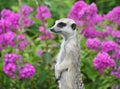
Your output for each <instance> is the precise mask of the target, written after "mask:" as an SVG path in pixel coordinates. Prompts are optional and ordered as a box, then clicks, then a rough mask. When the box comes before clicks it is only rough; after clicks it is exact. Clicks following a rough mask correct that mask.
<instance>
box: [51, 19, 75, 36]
mask: <svg viewBox="0 0 120 89" xmlns="http://www.w3.org/2000/svg"><path fill="white" fill-rule="evenodd" d="M50 30H51V31H52V32H54V33H57V34H61V35H62V36H64V37H69V36H72V35H74V34H75V32H76V24H75V21H74V20H72V19H69V18H62V19H60V20H57V21H56V22H55V24H54V25H53V27H52V28H51V29H50Z"/></svg>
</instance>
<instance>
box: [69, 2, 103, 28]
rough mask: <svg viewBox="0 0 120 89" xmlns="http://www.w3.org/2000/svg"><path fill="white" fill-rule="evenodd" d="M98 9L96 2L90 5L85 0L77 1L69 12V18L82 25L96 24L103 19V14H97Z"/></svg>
mask: <svg viewBox="0 0 120 89" xmlns="http://www.w3.org/2000/svg"><path fill="white" fill-rule="evenodd" d="M97 11H98V10H97V7H96V4H95V3H92V4H91V5H88V4H86V3H85V2H84V1H77V2H76V3H75V4H74V5H73V7H72V9H71V11H70V12H69V13H68V18H71V19H74V20H75V22H76V23H77V24H78V25H80V26H82V25H84V24H88V23H90V24H95V23H98V22H99V21H101V20H102V18H101V15H97Z"/></svg>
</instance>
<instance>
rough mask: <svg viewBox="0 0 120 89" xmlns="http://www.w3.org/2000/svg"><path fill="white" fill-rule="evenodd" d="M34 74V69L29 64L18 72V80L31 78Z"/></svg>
mask: <svg viewBox="0 0 120 89" xmlns="http://www.w3.org/2000/svg"><path fill="white" fill-rule="evenodd" d="M34 73H35V68H34V66H32V65H31V64H29V63H26V64H25V66H24V67H22V68H20V70H19V78H31V77H32V76H33V75H34Z"/></svg>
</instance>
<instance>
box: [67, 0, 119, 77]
mask: <svg viewBox="0 0 120 89" xmlns="http://www.w3.org/2000/svg"><path fill="white" fill-rule="evenodd" d="M97 12H98V9H97V6H96V4H95V3H92V4H90V5H88V4H87V3H85V2H84V1H83V0H78V1H77V2H76V3H75V4H74V5H73V7H72V9H71V10H70V12H69V13H68V18H71V19H73V20H74V21H75V22H76V23H77V25H78V26H80V27H81V28H82V29H81V34H83V35H84V37H85V38H87V40H86V46H87V47H88V48H89V49H91V50H94V51H96V52H99V53H98V54H97V56H96V57H95V58H94V60H93V65H94V67H95V68H96V69H98V70H99V71H100V72H101V73H102V72H103V71H104V70H105V69H106V68H110V67H112V70H113V71H114V70H115V68H118V66H119V65H118V63H117V62H116V59H117V61H120V47H119V44H120V31H119V30H118V29H119V28H117V26H118V27H119V25H120V6H117V7H115V8H113V9H112V10H111V11H109V12H108V13H107V14H105V15H101V14H98V13H97ZM106 21H107V24H106ZM113 24H114V25H113ZM114 26H115V27H114ZM113 59H114V60H113ZM118 69H119V68H118ZM115 71H117V75H116V74H114V75H116V77H117V78H118V76H120V75H118V73H120V72H119V70H115Z"/></svg>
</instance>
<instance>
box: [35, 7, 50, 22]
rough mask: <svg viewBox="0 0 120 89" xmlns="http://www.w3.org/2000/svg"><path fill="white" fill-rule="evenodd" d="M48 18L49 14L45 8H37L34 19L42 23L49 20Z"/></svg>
mask: <svg viewBox="0 0 120 89" xmlns="http://www.w3.org/2000/svg"><path fill="white" fill-rule="evenodd" d="M50 17H51V13H50V11H49V9H48V7H47V6H40V7H38V8H37V14H36V18H38V19H40V20H41V21H42V20H44V19H46V18H50Z"/></svg>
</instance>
